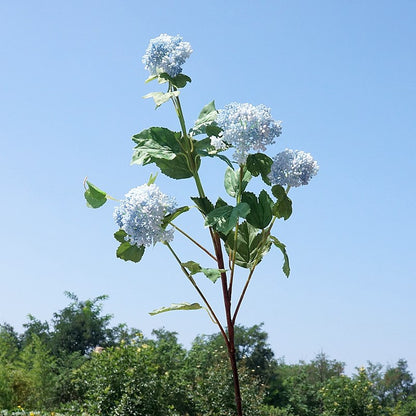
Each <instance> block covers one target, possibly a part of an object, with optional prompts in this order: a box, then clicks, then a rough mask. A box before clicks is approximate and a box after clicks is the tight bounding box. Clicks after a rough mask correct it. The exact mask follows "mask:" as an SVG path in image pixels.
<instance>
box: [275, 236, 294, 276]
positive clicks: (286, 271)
mask: <svg viewBox="0 0 416 416" xmlns="http://www.w3.org/2000/svg"><path fill="white" fill-rule="evenodd" d="M270 240H271V241H272V242H273V244H274V245H275V246H276V247H277V248H279V249H280V251H281V252H282V254H283V258H284V263H283V267H282V269H283V273H284V274H285V275H286V277H289V274H290V266H289V256H288V255H287V252H286V246H285V245H284V244H283V243H282V242H281V241H279V239H278V238H276V237H274V236H272V235H271V236H270Z"/></svg>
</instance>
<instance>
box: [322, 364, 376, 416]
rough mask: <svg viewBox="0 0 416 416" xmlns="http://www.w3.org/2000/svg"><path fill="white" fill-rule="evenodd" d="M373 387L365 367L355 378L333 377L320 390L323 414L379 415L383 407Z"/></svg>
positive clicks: (347, 415) (333, 415)
mask: <svg viewBox="0 0 416 416" xmlns="http://www.w3.org/2000/svg"><path fill="white" fill-rule="evenodd" d="M371 388H372V383H371V382H370V380H369V379H368V376H367V373H366V371H365V369H364V368H361V369H360V371H359V373H358V375H357V376H355V377H354V378H349V377H346V376H341V377H333V378H331V379H330V380H329V381H328V382H327V383H326V384H325V386H324V387H323V388H322V389H321V390H320V395H321V397H322V404H323V413H322V416H352V415H357V416H379V415H380V413H381V410H382V407H381V405H380V403H379V401H378V400H377V398H376V397H375V396H374V394H373V393H372V389H371Z"/></svg>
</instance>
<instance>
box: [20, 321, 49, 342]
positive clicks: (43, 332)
mask: <svg viewBox="0 0 416 416" xmlns="http://www.w3.org/2000/svg"><path fill="white" fill-rule="evenodd" d="M28 320H29V321H28V322H26V323H24V324H23V327H24V328H25V331H24V332H23V334H22V335H21V336H20V342H21V345H22V348H24V347H25V345H27V344H30V343H31V342H32V338H33V336H37V337H38V338H39V339H40V340H41V341H42V343H43V344H45V345H47V346H50V342H51V334H50V328H49V323H48V322H46V321H45V322H41V321H40V320H39V319H36V318H35V317H34V316H33V315H31V314H29V315H28Z"/></svg>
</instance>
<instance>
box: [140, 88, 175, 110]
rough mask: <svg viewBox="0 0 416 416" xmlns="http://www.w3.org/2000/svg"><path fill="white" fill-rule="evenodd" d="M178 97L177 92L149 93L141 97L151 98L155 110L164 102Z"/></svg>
mask: <svg viewBox="0 0 416 416" xmlns="http://www.w3.org/2000/svg"><path fill="white" fill-rule="evenodd" d="M178 95H179V91H171V92H150V93H149V94H146V95H145V96H143V98H153V101H154V102H155V104H156V108H158V107H160V106H161V105H162V104H163V103H165V102H166V101H169V100H170V99H171V98H172V97H177V96H178Z"/></svg>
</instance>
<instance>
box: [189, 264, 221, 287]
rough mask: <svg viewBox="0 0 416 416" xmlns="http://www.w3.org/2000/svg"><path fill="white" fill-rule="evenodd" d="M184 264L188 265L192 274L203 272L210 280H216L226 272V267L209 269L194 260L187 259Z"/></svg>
mask: <svg viewBox="0 0 416 416" xmlns="http://www.w3.org/2000/svg"><path fill="white" fill-rule="evenodd" d="M182 266H184V267H186V268H187V269H188V270H189V273H190V274H192V275H193V274H196V273H203V274H204V275H205V276H206V277H208V279H209V280H211V281H212V282H214V283H215V282H216V281H217V280H218V279H219V278H220V277H221V273H224V272H225V271H226V270H225V269H209V268H208V269H207V268H205V267H201V265H200V264H198V263H196V262H194V261H187V262H186V263H182Z"/></svg>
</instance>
